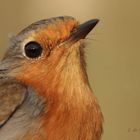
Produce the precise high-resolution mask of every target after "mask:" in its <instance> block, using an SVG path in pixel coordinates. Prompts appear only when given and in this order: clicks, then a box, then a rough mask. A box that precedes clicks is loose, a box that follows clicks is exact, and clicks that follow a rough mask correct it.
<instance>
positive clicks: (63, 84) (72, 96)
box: [42, 57, 102, 140]
mask: <svg viewBox="0 0 140 140" xmlns="http://www.w3.org/2000/svg"><path fill="white" fill-rule="evenodd" d="M60 65H61V64H60ZM59 67H60V66H58V67H57V68H56V69H55V70H52V71H51V72H50V73H49V75H48V77H47V78H46V81H44V86H45V87H43V86H42V89H45V90H44V91H43V92H44V93H43V95H45V97H46V100H47V104H46V109H45V114H44V115H43V119H42V120H43V122H42V123H43V124H44V130H45V131H46V132H47V134H48V135H47V138H48V139H49V140H52V139H61V140H67V139H69V140H78V139H80V140H86V139H87V140H93V139H94V138H96V139H95V140H99V139H97V138H99V137H100V134H101V125H102V116H101V112H100V108H99V106H98V104H97V102H96V98H95V97H94V95H93V94H92V91H91V89H90V86H89V83H88V79H87V75H86V71H85V67H84V66H83V63H80V59H77V58H74V57H73V58H72V59H71V61H70V62H67V63H66V65H65V67H64V68H63V69H61V71H59ZM55 71H57V73H56V74H54V73H53V72H55ZM52 75H53V76H54V77H51V76H52ZM48 81H49V82H48ZM94 131H96V133H94Z"/></svg>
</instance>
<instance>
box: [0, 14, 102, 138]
mask: <svg viewBox="0 0 140 140" xmlns="http://www.w3.org/2000/svg"><path fill="white" fill-rule="evenodd" d="M98 22H99V20H98V19H91V20H88V21H86V22H84V23H82V24H80V23H79V21H78V20H76V19H75V18H73V17H71V16H59V17H52V18H48V19H43V20H40V21H37V22H34V23H32V24H31V25H29V26H27V27H26V28H25V29H23V30H21V31H20V32H19V33H17V35H15V36H13V37H12V38H11V40H10V43H9V47H8V48H7V50H6V52H5V54H4V55H3V58H2V59H1V62H0V140H100V139H101V136H102V133H103V114H102V111H101V108H100V105H99V103H98V100H97V98H96V96H95V95H94V93H93V91H92V88H91V86H90V83H89V80H88V75H87V71H86V62H85V55H84V54H85V47H86V43H85V41H84V40H85V39H86V36H87V35H88V33H89V32H90V31H91V30H92V29H93V28H94V27H95V26H96V24H97V23H98Z"/></svg>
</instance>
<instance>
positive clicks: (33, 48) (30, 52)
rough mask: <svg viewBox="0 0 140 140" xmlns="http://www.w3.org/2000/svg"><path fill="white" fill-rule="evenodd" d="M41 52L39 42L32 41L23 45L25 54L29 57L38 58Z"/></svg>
mask: <svg viewBox="0 0 140 140" xmlns="http://www.w3.org/2000/svg"><path fill="white" fill-rule="evenodd" d="M41 54H42V47H41V45H40V44H39V43H37V42H35V41H32V42H29V43H27V44H26V45H25V55H26V56H27V57H29V58H38V57H39V56H41Z"/></svg>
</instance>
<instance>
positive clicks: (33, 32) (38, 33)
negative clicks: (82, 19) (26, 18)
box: [21, 16, 79, 46]
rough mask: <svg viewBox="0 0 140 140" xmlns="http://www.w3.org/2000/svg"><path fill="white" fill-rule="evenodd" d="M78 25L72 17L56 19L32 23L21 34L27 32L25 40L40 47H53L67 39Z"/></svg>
mask: <svg viewBox="0 0 140 140" xmlns="http://www.w3.org/2000/svg"><path fill="white" fill-rule="evenodd" d="M78 24H79V23H78V21H77V20H75V19H74V18H72V17H67V16H66V17H56V18H51V19H48V20H42V21H38V22H36V23H33V24H31V25H30V26H29V27H27V28H26V29H24V30H23V31H22V32H21V33H26V32H29V34H28V35H27V38H26V39H33V40H35V41H37V42H39V43H41V44H42V45H45V46H46V45H53V44H55V43H57V42H61V41H64V40H65V39H67V38H68V37H69V36H70V33H71V31H72V30H73V29H74V28H75V27H77V26H78Z"/></svg>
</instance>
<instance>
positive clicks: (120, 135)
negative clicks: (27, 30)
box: [0, 0, 140, 140]
mask: <svg viewBox="0 0 140 140" xmlns="http://www.w3.org/2000/svg"><path fill="white" fill-rule="evenodd" d="M60 15H70V16H73V17H75V18H77V19H78V20H79V21H80V22H84V21H86V20H88V19H92V18H99V19H100V23H99V24H98V25H97V26H96V28H95V29H94V30H93V32H92V33H91V34H90V35H89V36H88V39H87V40H86V42H87V48H86V56H87V68H88V75H89V79H90V83H91V86H92V88H93V90H94V93H95V94H96V96H97V97H98V100H99V102H100V105H101V108H102V111H103V114H104V119H105V123H104V134H103V137H102V140H140V39H139V38H140V1H139V0H133V1H132V0H106V1H105V0H103V1H101V0H70V1H68V0H59V1H56V0H51V1H49V0H40V1H35V0H24V1H19V0H12V1H9V0H3V1H2V0H1V1H0V18H1V22H0V56H2V55H3V53H4V51H5V49H6V48H7V46H8V38H9V35H10V34H13V33H17V32H19V31H20V30H21V29H23V28H24V27H26V26H27V25H29V24H31V23H32V22H34V21H37V20H40V19H44V18H49V17H54V16H60Z"/></svg>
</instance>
